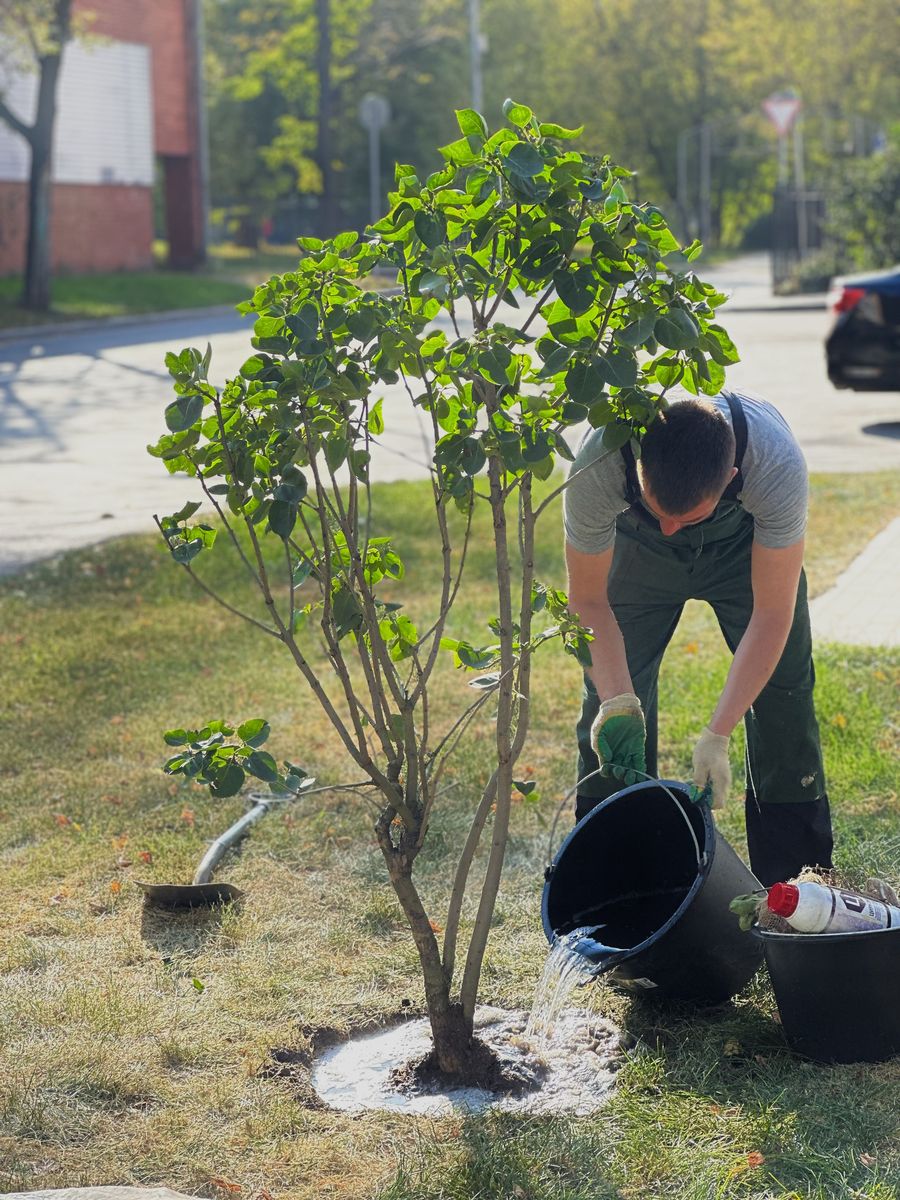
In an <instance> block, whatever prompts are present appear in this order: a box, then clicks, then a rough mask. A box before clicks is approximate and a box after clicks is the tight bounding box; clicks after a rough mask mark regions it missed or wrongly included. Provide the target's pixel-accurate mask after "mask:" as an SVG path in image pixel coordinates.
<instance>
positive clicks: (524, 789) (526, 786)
mask: <svg viewBox="0 0 900 1200" xmlns="http://www.w3.org/2000/svg"><path fill="white" fill-rule="evenodd" d="M512 784H513V787H514V788H515V789H516V791H517V792H521V793H522V795H523V796H530V795H531V793H532V792H533V791H534V789H535V788H536V787H537V780H536V779H514V780H513V781H512Z"/></svg>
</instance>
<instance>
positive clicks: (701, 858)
mask: <svg viewBox="0 0 900 1200" xmlns="http://www.w3.org/2000/svg"><path fill="white" fill-rule="evenodd" d="M606 765H608V764H606ZM629 770H632V771H634V774H635V775H642V776H643V777H644V779H645V780H647V781H649V782H651V783H656V784H659V786H660V787H661V788H662V790H663V791H664V792H665V793H666V795H667V796H668V797H669V799H670V800H671V801H672V803H673V804H674V805H675V807H676V808H677V809H678V811H679V812H680V813H681V815H682V817H683V818H684V823H685V825H687V828H688V833H689V834H690V835H691V841H692V842H693V843H694V851H695V853H696V855H697V867H698V869H702V867H703V866H704V865H705V862H706V855H705V854H704V853H702V852H701V850H700V843H699V841H698V840H697V835H696V833H695V832H694V827H693V825H692V824H691V820H690V817H689V816H688V815H687V813H686V812H685V811H684V808H683V806H682V804H681V801H680V800H679V799H678V797H677V796H676V795H675V793H674V792H673V791H672V790H671V788H667V787H666V785H665V784H664V783H663V782H662V780H660V779H656V778H655V776H653V775H648V774H647V773H646V772H645V771H637V770H635V769H634V768H633V767H630V768H629ZM602 771H603V767H598V768H597V770H596V771H591V772H589V773H588V774H587V775H582V777H581V778H580V779H578V780H576V781H575V783H574V784H573V785H572V787H570V788H569V790H568V791H567V792H566V794H565V795H564V796H563V798H562V800H561V801H560V803H559V807H558V808H557V810H556V816H555V817H554V818H553V824H552V825H551V826H550V837H549V839H548V841H547V864H546V866H545V867H544V879H545V880H546V879H549V878H550V876H551V875H552V874H553V843H554V841H555V840H556V826H557V825H558V824H559V818H560V817H561V816H562V811H563V809H564V808H565V806H566V805H567V804H568V802H569V800H571V798H572V796H573V795H574V794H575V792H577V791H578V789H579V787H581V785H582V784H583V783H584V782H585V780H587V779H593V777H594V776H595V775H599V774H600V773H601V772H602ZM703 798H704V797H703V796H701V797H700V800H701V801H702V800H703ZM604 970H605V968H604Z"/></svg>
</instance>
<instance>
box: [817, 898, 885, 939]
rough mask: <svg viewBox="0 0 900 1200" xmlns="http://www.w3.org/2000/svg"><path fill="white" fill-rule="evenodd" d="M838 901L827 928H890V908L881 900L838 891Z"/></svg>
mask: <svg viewBox="0 0 900 1200" xmlns="http://www.w3.org/2000/svg"><path fill="white" fill-rule="evenodd" d="M837 895H838V899H839V901H840V903H839V906H838V907H837V909H836V911H835V914H834V916H833V917H832V920H831V922H830V924H829V928H831V929H835V930H839V929H847V930H851V929H890V928H891V925H892V924H893V922H892V921H891V916H892V913H891V909H890V907H889V906H888V905H887V904H884V903H882V901H881V900H874V899H869V898H868V897H866V896H857V895H855V894H854V893H853V892H842V891H838V893H837Z"/></svg>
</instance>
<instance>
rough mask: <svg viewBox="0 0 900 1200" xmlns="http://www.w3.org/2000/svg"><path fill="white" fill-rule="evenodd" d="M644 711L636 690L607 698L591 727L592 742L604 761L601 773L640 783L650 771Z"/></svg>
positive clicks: (627, 783)
mask: <svg viewBox="0 0 900 1200" xmlns="http://www.w3.org/2000/svg"><path fill="white" fill-rule="evenodd" d="M646 739H647V727H646V725H645V724H644V710H643V709H642V708H641V702H640V700H639V699H638V697H637V696H635V695H634V693H633V692H623V693H622V694H621V696H613V697H612V698H611V699H610V700H604V701H603V703H602V704H601V705H600V711H599V712H598V713H597V716H596V717H595V718H594V723H593V725H592V726H591V745H592V746H593V747H594V750H595V751H596V753H597V757H598V758H599V760H600V766H601V768H602V769H601V772H600V773H601V775H605V776H606V777H607V778H610V776H611V777H612V778H613V779H621V781H622V782H623V783H624V784H626V786H630V785H631V784H632V783H639V782H640V780H641V779H642V778H643V777H644V774H645V773H646V770H647V759H646V752H645V749H644V745H645V742H646Z"/></svg>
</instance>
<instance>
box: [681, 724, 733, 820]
mask: <svg viewBox="0 0 900 1200" xmlns="http://www.w3.org/2000/svg"><path fill="white" fill-rule="evenodd" d="M730 790H731V764H730V763H729V762H728V734H726V733H713V731H712V730H711V729H710V728H709V726H708V725H707V727H706V728H705V729H704V730H703V732H702V733H701V734H700V738H699V740H698V742H697V745H696V746H695V747H694V788H693V791H692V792H691V799H692V800H694V801H697V800H707V799H709V798H710V797H711V798H712V807H713V808H724V806H725V802H726V801H727V800H728V793H729V791H730Z"/></svg>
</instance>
